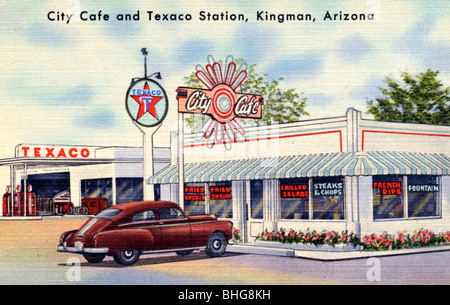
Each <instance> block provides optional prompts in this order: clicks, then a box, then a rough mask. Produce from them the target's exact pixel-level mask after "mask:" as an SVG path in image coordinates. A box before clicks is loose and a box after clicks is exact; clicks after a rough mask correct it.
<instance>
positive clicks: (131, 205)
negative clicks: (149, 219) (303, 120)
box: [110, 201, 179, 215]
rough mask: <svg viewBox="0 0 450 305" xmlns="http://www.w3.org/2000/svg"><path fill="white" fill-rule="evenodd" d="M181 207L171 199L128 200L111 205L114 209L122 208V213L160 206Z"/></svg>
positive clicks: (131, 212) (132, 212)
mask: <svg viewBox="0 0 450 305" xmlns="http://www.w3.org/2000/svg"><path fill="white" fill-rule="evenodd" d="M172 207H175V208H176V207H179V206H178V204H176V203H173V202H171V201H136V202H126V203H119V204H116V205H113V206H111V207H110V208H113V209H120V210H122V213H121V214H128V215H129V214H134V213H137V212H139V211H145V210H150V209H158V208H172Z"/></svg>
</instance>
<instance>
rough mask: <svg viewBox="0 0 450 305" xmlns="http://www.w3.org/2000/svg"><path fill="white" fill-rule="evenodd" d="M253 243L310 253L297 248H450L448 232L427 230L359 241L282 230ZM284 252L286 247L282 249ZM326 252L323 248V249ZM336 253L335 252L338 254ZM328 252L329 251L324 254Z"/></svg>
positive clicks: (334, 234) (350, 235)
mask: <svg viewBox="0 0 450 305" xmlns="http://www.w3.org/2000/svg"><path fill="white" fill-rule="evenodd" d="M256 242H257V243H260V244H261V242H264V243H267V244H268V243H272V245H277V244H284V245H292V247H287V248H292V249H298V250H300V249H301V250H313V249H314V247H302V246H299V247H297V246H296V245H313V246H315V249H317V250H319V249H320V248H324V247H323V246H325V247H326V246H331V247H332V248H336V247H337V248H338V249H342V250H345V249H347V250H359V249H360V248H361V249H363V250H368V251H371V250H390V249H392V250H395V249H404V248H412V247H427V246H439V245H450V231H447V232H445V233H439V234H436V233H433V232H431V231H429V230H425V229H421V230H419V231H416V232H414V233H412V234H409V233H408V234H407V233H405V232H400V233H398V234H397V235H391V234H387V233H383V234H380V235H377V234H371V235H365V236H364V237H363V238H362V239H361V238H360V237H358V236H357V235H356V234H355V233H349V232H348V231H343V232H342V233H338V232H335V231H322V232H318V231H316V230H314V231H309V230H308V231H307V232H301V231H295V230H292V229H291V230H289V231H287V230H286V229H284V228H281V229H280V230H279V231H277V232H274V231H272V232H269V231H267V230H266V231H264V232H263V233H261V234H258V236H257V237H256ZM284 248H286V247H284ZM324 249H325V248H324ZM338 249H337V251H339V250H338ZM326 251H328V250H326Z"/></svg>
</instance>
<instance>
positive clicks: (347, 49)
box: [336, 35, 370, 62]
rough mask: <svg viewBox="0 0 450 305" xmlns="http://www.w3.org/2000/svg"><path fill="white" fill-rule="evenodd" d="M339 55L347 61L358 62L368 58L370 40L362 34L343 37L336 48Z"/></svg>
mask: <svg viewBox="0 0 450 305" xmlns="http://www.w3.org/2000/svg"><path fill="white" fill-rule="evenodd" d="M336 53H337V56H338V57H339V58H340V59H342V60H344V61H346V62H357V61H361V60H365V59H367V58H368V55H369V53H370V43H369V41H368V40H367V39H366V38H364V37H363V36H360V35H357V36H356V35H355V36H349V37H345V38H343V39H342V40H341V41H340V43H339V44H338V46H337V48H336Z"/></svg>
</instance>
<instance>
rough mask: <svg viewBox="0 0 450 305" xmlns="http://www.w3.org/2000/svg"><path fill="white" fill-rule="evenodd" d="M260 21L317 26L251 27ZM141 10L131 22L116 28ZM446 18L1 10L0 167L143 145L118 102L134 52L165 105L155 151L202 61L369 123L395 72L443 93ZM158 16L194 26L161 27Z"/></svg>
mask: <svg viewBox="0 0 450 305" xmlns="http://www.w3.org/2000/svg"><path fill="white" fill-rule="evenodd" d="M99 11H101V17H100V18H99V17H98V16H99ZM147 11H152V12H153V13H152V20H149V14H148V13H147ZM201 11H204V12H205V13H207V12H211V13H212V14H220V13H221V12H223V13H224V14H225V13H226V12H228V15H231V14H244V16H245V17H246V19H247V22H245V21H242V22H238V21H226V20H225V21H200V20H199V16H200V12H201ZM266 11H267V13H269V14H287V13H295V14H310V15H311V16H313V18H315V21H314V22H311V21H289V22H288V21H284V22H278V21H264V20H258V18H257V14H258V12H263V14H262V15H264V14H265V12H266ZM50 12H53V13H50ZM82 12H86V13H84V14H82V16H80V15H81V13H82ZM138 12H139V20H130V21H118V20H117V15H118V14H130V15H131V16H133V15H135V16H136V14H137V13H138ZM327 12H329V13H330V14H331V15H333V14H338V19H339V16H340V12H342V16H343V18H344V16H345V14H346V13H348V14H358V15H359V14H365V15H368V14H371V13H373V14H374V20H371V21H368V20H366V21H345V20H333V21H330V20H323V19H324V16H325V15H326V13H327ZM49 13H50V14H49ZM62 13H64V17H65V18H64V19H62ZM449 13H450V2H449V1H377V0H367V1H356V0H352V1H312V0H304V1H297V0H296V1H293V0H290V1H284V0H282V1H244V0H240V1H220V0H217V1H196V0H190V1H174V0H170V1H154V0H143V1H140V0H139V1H138V0H133V1H127V0H123V1H112V0H109V1H91V0H80V1H77V0H62V1H61V0H59V1H57V0H53V1H44V0H43V1H31V0H23V1H11V0H2V1H1V2H0V71H1V72H2V73H0V101H1V102H0V107H1V111H0V128H1V134H0V137H1V141H0V158H6V157H13V156H14V147H15V146H16V145H17V144H19V143H35V144H62V145H94V146H96V145H98V146H141V145H142V136H141V132H140V131H139V130H138V129H137V128H136V126H135V125H134V124H132V122H131V119H130V117H129V116H128V113H127V111H126V109H125V95H126V91H127V89H128V87H129V85H130V82H131V79H132V78H134V77H142V76H143V74H144V65H143V56H142V54H141V53H140V49H141V48H142V47H146V48H147V49H148V52H149V54H148V71H149V73H148V74H150V73H153V72H160V73H161V75H162V77H163V79H162V80H160V81H158V82H159V83H160V84H161V85H162V86H163V87H164V88H165V90H166V92H167V95H168V99H169V113H168V115H167V118H166V120H165V121H164V123H163V124H162V126H161V128H160V129H158V131H157V132H156V134H155V137H154V141H155V145H156V146H169V145H170V142H169V134H170V131H171V130H176V126H177V119H178V114H177V101H176V93H175V90H176V88H177V87H178V86H183V85H184V83H183V77H185V76H187V75H189V74H190V73H191V72H192V71H194V70H195V66H196V65H197V64H201V65H206V64H207V63H208V62H207V57H208V55H212V56H213V57H214V58H215V59H216V60H225V58H226V57H227V56H228V55H232V56H233V57H234V58H243V59H244V60H245V61H246V62H247V63H248V64H249V65H252V64H255V65H256V69H257V72H258V73H260V74H267V78H268V80H271V79H279V78H283V81H282V82H281V84H280V86H281V87H282V88H285V89H289V88H295V90H296V92H297V93H301V96H302V97H303V96H304V97H306V98H307V107H306V108H305V110H306V111H307V112H309V114H310V116H309V117H304V118H303V119H317V118H326V117H333V116H343V115H345V111H346V109H347V108H349V107H354V108H356V109H357V110H360V111H361V112H362V115H363V117H364V118H372V116H371V115H369V114H367V110H368V109H367V101H369V100H373V99H375V98H376V97H380V96H381V95H380V90H379V88H380V87H383V86H385V78H386V76H389V77H392V78H394V79H396V80H398V81H400V80H401V73H403V72H408V73H410V74H413V75H417V74H419V73H422V72H425V71H426V70H427V69H432V70H439V71H440V74H439V79H440V80H441V81H442V83H443V84H444V86H445V87H448V86H450V63H449V56H448V55H449V54H450V52H449V51H450V32H449V31H448V29H449V28H450V19H449V18H447V16H448V15H449ZM67 14H69V15H70V14H72V17H71V19H70V20H69V22H68V20H67ZM105 14H108V16H109V19H108V20H105V19H103V18H104V16H105ZM156 14H160V15H161V16H163V14H183V16H186V15H187V14H190V15H191V16H192V20H191V21H180V20H178V21H163V20H160V21H157V20H155V15H156ZM81 17H83V18H84V17H87V19H88V20H86V21H83V20H81ZM90 18H92V19H94V20H90ZM135 18H136V17H135ZM52 19H53V20H52ZM57 19H59V20H57ZM149 130H150V129H149ZM149 132H151V130H150V131H149Z"/></svg>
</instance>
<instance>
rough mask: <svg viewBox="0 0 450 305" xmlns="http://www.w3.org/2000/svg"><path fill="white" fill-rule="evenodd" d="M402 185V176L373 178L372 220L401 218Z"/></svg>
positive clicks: (402, 213) (402, 214)
mask: <svg viewBox="0 0 450 305" xmlns="http://www.w3.org/2000/svg"><path fill="white" fill-rule="evenodd" d="M402 185H403V177H402V176H398V175H392V176H373V179H372V197H373V219H375V220H376V219H391V218H403V216H404V212H403V211H404V209H403V200H404V199H403V195H402V192H403V189H402Z"/></svg>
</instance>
